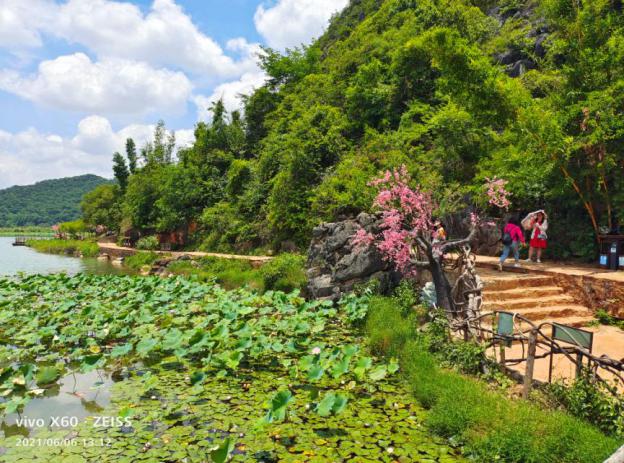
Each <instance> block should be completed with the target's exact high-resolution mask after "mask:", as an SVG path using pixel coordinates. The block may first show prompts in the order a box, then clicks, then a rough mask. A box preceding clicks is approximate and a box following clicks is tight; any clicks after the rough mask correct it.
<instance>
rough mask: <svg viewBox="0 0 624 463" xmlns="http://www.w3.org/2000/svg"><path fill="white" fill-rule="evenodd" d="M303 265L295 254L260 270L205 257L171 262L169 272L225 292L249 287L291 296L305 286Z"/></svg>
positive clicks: (232, 260) (248, 265) (248, 263)
mask: <svg viewBox="0 0 624 463" xmlns="http://www.w3.org/2000/svg"><path fill="white" fill-rule="evenodd" d="M303 263H304V258H303V257H302V256H298V255H295V254H281V255H279V256H277V257H276V258H275V259H273V260H271V261H269V262H267V263H265V264H264V265H262V266H261V267H259V268H255V267H254V266H253V265H252V264H251V262H249V261H246V260H239V259H222V258H218V257H203V258H201V259H199V260H194V261H175V262H172V263H171V264H169V266H168V267H167V270H169V271H170V272H172V273H174V274H177V275H187V276H190V275H194V276H196V277H197V278H199V279H200V280H201V281H216V282H217V283H219V284H220V285H221V286H223V287H224V288H226V289H233V288H240V287H243V286H247V287H249V288H252V289H256V290H258V291H268V290H278V291H285V292H290V291H293V290H295V289H302V288H303V287H304V286H305V283H306V278H305V272H304V269H303Z"/></svg>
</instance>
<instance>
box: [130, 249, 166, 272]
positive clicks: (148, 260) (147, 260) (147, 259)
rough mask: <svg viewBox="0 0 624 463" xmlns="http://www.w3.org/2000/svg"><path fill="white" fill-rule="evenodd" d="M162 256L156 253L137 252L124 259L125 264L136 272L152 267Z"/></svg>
mask: <svg viewBox="0 0 624 463" xmlns="http://www.w3.org/2000/svg"><path fill="white" fill-rule="evenodd" d="M161 257H162V256H161V255H160V254H157V253H155V252H137V253H136V254H133V255H131V256H128V257H126V258H125V259H124V264H125V265H127V266H128V267H130V268H132V269H134V270H140V269H141V268H142V267H144V266H145V265H152V264H153V263H154V262H156V261H157V260H158V259H160V258H161Z"/></svg>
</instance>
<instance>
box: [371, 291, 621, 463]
mask: <svg viewBox="0 0 624 463" xmlns="http://www.w3.org/2000/svg"><path fill="white" fill-rule="evenodd" d="M403 312H404V311H403ZM417 326H418V323H417V317H416V315H415V314H411V313H402V310H401V307H400V306H399V305H398V304H397V303H396V300H393V299H391V298H384V297H374V298H372V300H371V303H370V308H369V313H368V318H367V322H366V333H367V335H368V337H369V340H370V343H371V347H372V349H373V350H374V351H375V353H377V354H384V355H389V356H394V357H397V358H399V359H400V362H401V367H402V370H403V374H404V375H405V378H406V380H407V381H408V383H409V384H410V386H411V388H412V392H413V394H414V396H415V397H416V399H417V400H418V401H419V402H420V403H421V404H422V405H423V406H424V407H425V408H427V409H428V417H427V420H426V424H427V425H428V427H429V428H430V429H431V430H432V431H433V432H435V433H436V434H438V435H440V436H443V437H446V438H449V439H451V440H452V441H455V442H457V443H460V444H462V445H464V446H465V449H466V450H467V452H468V453H469V454H470V455H472V456H474V458H476V459H477V460H479V461H484V462H490V461H507V462H541V463H550V462H552V463H555V462H556V463H563V462H566V463H572V462H578V463H580V462H584V463H585V462H601V461H603V460H604V459H606V458H607V457H608V456H610V455H611V454H612V453H613V452H614V451H615V450H617V448H618V447H619V445H621V444H622V442H619V441H618V440H617V439H615V438H611V437H608V436H605V435H604V434H603V433H601V432H600V431H599V430H598V429H596V428H595V427H593V426H591V425H589V424H587V423H585V422H583V421H582V420H579V419H577V418H574V417H571V416H570V415H568V414H566V413H563V412H559V411H548V410H543V409H541V408H540V407H538V406H537V405H535V404H531V403H529V402H526V401H519V400H518V401H514V400H511V399H509V398H507V397H506V396H505V395H503V394H502V393H500V392H498V391H493V390H491V389H490V388H489V387H488V385H487V384H486V383H484V382H482V381H479V380H477V379H475V378H471V377H467V376H464V375H462V374H460V373H458V372H456V371H452V370H447V369H443V368H441V367H440V360H439V358H438V357H436V356H435V355H434V354H432V353H431V352H430V347H431V346H430V343H429V340H428V338H427V336H426V335H423V334H422V333H419V332H418V330H417Z"/></svg>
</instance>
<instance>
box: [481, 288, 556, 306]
mask: <svg viewBox="0 0 624 463" xmlns="http://www.w3.org/2000/svg"><path fill="white" fill-rule="evenodd" d="M558 295H566V294H565V291H564V290H563V288H561V287H560V286H536V287H530V286H527V287H524V288H514V289H505V290H493V289H490V287H488V286H486V287H485V290H484V291H483V299H484V300H486V301H488V302H489V301H508V300H510V299H520V298H527V297H532V298H543V297H550V296H558ZM566 296H567V295H566Z"/></svg>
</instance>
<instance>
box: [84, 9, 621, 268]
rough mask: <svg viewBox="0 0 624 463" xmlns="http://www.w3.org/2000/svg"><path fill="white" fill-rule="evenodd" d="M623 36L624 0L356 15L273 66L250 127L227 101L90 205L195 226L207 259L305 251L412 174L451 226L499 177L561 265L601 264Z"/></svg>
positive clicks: (126, 217)
mask: <svg viewBox="0 0 624 463" xmlns="http://www.w3.org/2000/svg"><path fill="white" fill-rule="evenodd" d="M623 25H624V16H623V15H622V4H621V1H619V0H595V1H592V2H571V1H570V0H530V1H522V0H498V1H487V0H472V1H470V0H360V1H352V2H351V3H350V5H349V6H348V7H347V8H346V9H345V10H344V11H343V12H342V13H341V14H340V15H338V16H336V17H335V18H334V19H333V20H332V23H331V25H330V27H329V29H328V31H327V32H326V34H325V35H324V36H322V37H321V38H320V39H319V40H318V41H316V42H315V43H313V44H312V45H310V46H308V47H303V48H299V49H293V50H289V51H288V52H287V53H286V54H284V55H281V54H279V53H277V52H275V51H272V50H267V51H266V54H265V55H264V56H262V57H261V58H260V60H261V63H262V66H263V68H264V69H265V70H266V72H267V73H268V75H269V76H270V78H269V80H268V82H267V83H266V85H265V86H263V87H261V88H259V89H258V90H256V91H255V92H254V93H253V94H252V95H251V96H249V97H248V98H247V99H246V102H245V107H244V117H243V116H242V115H241V114H240V113H237V112H236V113H233V114H227V113H226V112H225V111H224V107H223V105H222V104H221V103H217V104H215V105H214V106H213V107H212V108H211V110H212V114H213V120H212V122H211V123H208V124H206V123H199V124H198V125H197V126H196V129H195V137H196V142H195V144H194V145H193V146H192V147H190V148H188V149H185V150H182V151H180V152H179V153H178V156H177V159H176V157H175V156H174V155H173V153H172V145H171V139H170V138H168V137H167V132H166V130H164V127H163V126H162V125H161V126H159V129H158V130H157V133H156V136H155V140H154V142H153V143H151V144H149V145H148V146H146V147H145V148H144V149H143V150H142V152H141V153H140V154H139V155H138V156H137V154H136V150H135V149H134V146H133V145H132V146H131V147H130V149H129V150H128V156H127V157H128V161H129V162H128V161H126V160H125V158H124V157H122V156H120V155H119V156H116V157H115V171H116V174H117V177H118V179H120V186H121V187H120V188H119V190H115V189H114V188H113V187H106V188H104V189H102V191H100V192H99V193H98V194H94V195H92V197H91V198H90V199H89V201H87V203H86V204H85V205H86V206H87V209H88V207H89V205H90V204H99V205H100V206H98V208H97V209H98V210H100V211H101V210H110V211H111V213H110V214H107V215H108V216H114V217H117V219H116V223H117V224H124V226H132V227H134V228H137V229H140V230H143V231H144V232H148V233H149V232H154V231H168V230H174V229H177V228H180V227H183V226H185V225H186V224H188V223H190V222H197V223H198V224H199V232H198V234H197V236H196V240H197V242H198V243H201V245H202V246H203V247H204V248H205V249H211V250H222V251H225V250H237V251H242V250H248V249H253V248H257V247H261V246H272V247H275V248H280V247H287V248H292V247H293V244H294V245H297V246H299V247H300V248H303V247H305V246H306V245H307V243H308V242H309V238H310V234H311V230H312V228H313V227H314V226H315V225H316V224H317V223H319V222H320V221H329V220H334V219H337V218H340V217H343V216H345V215H350V214H355V213H357V212H359V211H362V210H366V209H368V208H369V205H370V204H371V199H372V192H371V191H369V189H368V188H367V182H368V181H369V180H370V179H371V178H372V177H373V176H375V175H376V174H377V173H378V172H379V171H380V170H381V169H386V168H390V167H396V166H398V165H401V164H405V165H406V166H407V168H408V170H409V172H410V174H411V176H412V178H414V179H415V182H417V183H419V184H421V185H422V186H423V187H424V188H426V189H427V190H429V191H432V192H434V197H435V200H436V202H437V204H438V205H439V211H438V212H439V214H441V215H443V214H445V213H449V212H453V211H457V210H462V209H463V208H465V207H466V206H470V205H471V202H472V200H471V198H472V197H476V196H477V195H474V194H473V193H475V192H476V191H477V189H478V188H481V187H480V185H483V181H484V179H485V178H486V177H490V178H491V177H494V176H497V177H499V178H504V179H506V180H508V181H509V184H508V188H509V190H510V191H511V192H512V193H513V198H512V200H513V211H514V212H524V211H526V210H530V209H533V208H538V207H545V208H547V210H548V211H549V212H550V217H551V233H550V234H551V237H552V238H553V240H552V241H553V246H552V247H551V249H550V251H551V252H554V253H556V254H557V255H558V257H567V256H570V255H575V256H579V257H591V256H592V255H593V253H594V252H595V248H594V246H595V245H594V244H593V243H594V242H595V239H594V237H595V235H596V234H597V233H598V232H599V230H600V228H601V227H614V226H615V224H616V222H617V217H616V214H615V212H614V211H617V210H621V209H622V205H623V204H622V203H623V201H624V195H623V193H624V185H623V184H622V181H623V180H622V179H623V178H624V177H623V176H622V175H620V173H621V169H622V167H623V162H624V143H622V141H623V138H624V118H623V117H622V111H623V108H624V104H623V103H624V101H623V100H624V92H623V91H622V90H623V89H624V79H623V78H622V75H624V72H623V71H624V69H623V68H624V51H623V50H624V35H623V33H622V28H623ZM137 157H138V161H137V160H136V159H137ZM128 163H129V165H127V164H128ZM103 198H104V199H103ZM106 198H108V199H106ZM107 208H108V209H107ZM91 212H93V208H91ZM86 219H87V220H88V221H89V220H91V221H92V222H93V221H95V219H94V218H93V217H92V214H89V213H87V214H86Z"/></svg>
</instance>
